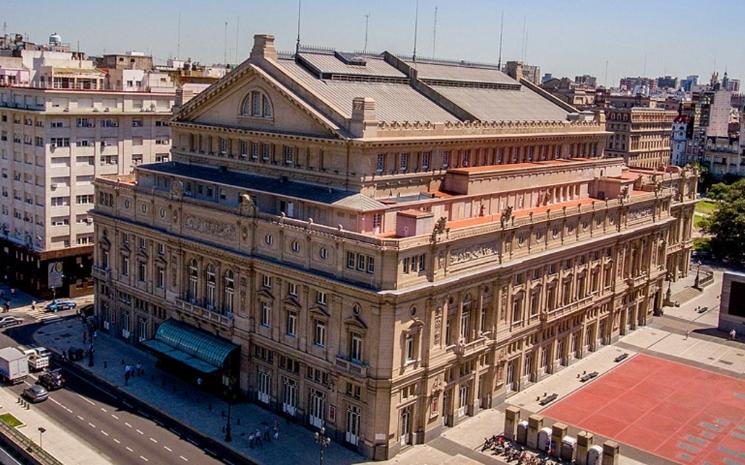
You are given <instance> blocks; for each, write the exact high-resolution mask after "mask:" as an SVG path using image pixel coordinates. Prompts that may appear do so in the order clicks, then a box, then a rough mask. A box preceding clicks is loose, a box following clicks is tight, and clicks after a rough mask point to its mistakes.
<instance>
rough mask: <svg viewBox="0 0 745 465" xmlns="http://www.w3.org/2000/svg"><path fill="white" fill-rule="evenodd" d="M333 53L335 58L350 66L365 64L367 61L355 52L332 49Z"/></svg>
mask: <svg viewBox="0 0 745 465" xmlns="http://www.w3.org/2000/svg"><path fill="white" fill-rule="evenodd" d="M334 55H335V56H336V58H338V59H340V60H341V61H342V62H343V63H344V64H345V65H352V66H366V65H367V61H365V58H364V57H363V56H361V55H357V54H356V53H349V52H337V51H334Z"/></svg>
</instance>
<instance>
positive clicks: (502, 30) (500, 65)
mask: <svg viewBox="0 0 745 465" xmlns="http://www.w3.org/2000/svg"><path fill="white" fill-rule="evenodd" d="M503 35H504V10H502V14H501V18H500V20H499V61H498V62H497V68H499V70H500V71H501V70H502V36H503Z"/></svg>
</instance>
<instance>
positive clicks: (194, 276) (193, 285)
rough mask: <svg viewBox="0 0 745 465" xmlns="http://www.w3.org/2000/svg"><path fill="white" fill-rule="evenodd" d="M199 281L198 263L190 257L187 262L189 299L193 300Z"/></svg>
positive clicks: (195, 296)
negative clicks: (189, 260)
mask: <svg viewBox="0 0 745 465" xmlns="http://www.w3.org/2000/svg"><path fill="white" fill-rule="evenodd" d="M198 282H199V265H197V260H196V259H194V258H192V259H191V262H190V263H189V295H188V296H187V297H188V298H189V300H190V301H192V302H193V301H195V300H196V298H197V283H198Z"/></svg>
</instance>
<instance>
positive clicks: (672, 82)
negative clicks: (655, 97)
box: [657, 76, 680, 90]
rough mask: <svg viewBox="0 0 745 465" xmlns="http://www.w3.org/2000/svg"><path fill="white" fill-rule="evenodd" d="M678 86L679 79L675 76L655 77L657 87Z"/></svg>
mask: <svg viewBox="0 0 745 465" xmlns="http://www.w3.org/2000/svg"><path fill="white" fill-rule="evenodd" d="M679 87H680V80H679V79H678V78H677V77H672V76H662V77H658V78H657V88H658V89H673V90H675V89H678V88H679Z"/></svg>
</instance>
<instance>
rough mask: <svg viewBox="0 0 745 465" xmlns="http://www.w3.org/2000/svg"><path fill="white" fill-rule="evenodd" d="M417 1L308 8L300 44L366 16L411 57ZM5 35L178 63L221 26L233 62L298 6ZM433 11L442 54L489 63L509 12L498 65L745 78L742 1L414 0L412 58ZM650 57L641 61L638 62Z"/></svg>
mask: <svg viewBox="0 0 745 465" xmlns="http://www.w3.org/2000/svg"><path fill="white" fill-rule="evenodd" d="M415 2H416V0H303V5H302V9H303V14H302V26H301V28H302V31H301V39H302V42H303V43H306V44H311V45H323V46H330V47H334V48H337V49H342V50H361V49H362V46H363V41H364V15H365V14H366V13H369V14H370V27H369V41H368V50H372V51H381V50H385V49H387V50H392V51H396V52H400V53H407V54H410V53H411V50H412V45H413V37H414V31H413V29H414V10H415V4H416V3H415ZM0 5H2V8H0V10H1V11H2V12H1V13H0V21H5V22H7V30H8V32H24V33H28V34H30V36H31V39H32V40H34V41H46V39H47V37H48V36H49V34H50V33H52V32H58V33H59V34H61V35H62V37H63V40H64V41H65V42H70V43H71V44H73V46H75V44H76V43H77V42H78V41H79V42H80V48H81V49H82V50H84V51H86V52H88V53H89V54H100V53H102V52H103V51H104V50H105V51H106V52H122V51H125V50H132V49H134V50H141V51H145V52H151V53H152V54H153V56H155V57H156V59H159V60H165V59H166V58H168V57H169V56H174V55H175V54H176V50H177V37H178V34H177V30H178V26H177V25H178V16H179V13H180V14H181V57H182V58H186V57H192V58H193V59H195V60H199V61H202V62H206V63H212V62H221V61H222V60H223V54H224V48H225V47H224V44H225V26H224V25H225V21H228V41H227V43H228V47H227V48H228V53H227V55H228V58H229V61H231V62H232V61H235V57H236V25H237V23H238V18H240V28H239V31H238V32H239V36H238V37H237V38H238V45H239V46H238V48H237V52H238V57H239V58H240V60H242V59H243V58H245V57H246V56H247V55H248V52H249V50H250V46H251V42H252V36H253V34H255V33H265V32H266V33H273V34H274V35H275V36H276V37H277V41H278V46H279V48H280V49H281V50H292V49H293V48H294V43H295V36H296V12H297V0H212V1H198V0H148V1H145V0H126V1H122V0H117V1H113V0H55V1H48V0H0ZM435 5H437V6H438V10H439V12H438V27H437V46H436V54H437V56H439V57H443V58H458V59H464V60H472V61H487V62H496V61H497V55H498V40H499V15H500V11H502V10H503V11H504V16H505V26H504V47H503V57H504V59H505V60H507V59H520V58H522V56H523V21H524V20H526V21H527V31H528V34H527V35H528V41H527V53H526V58H527V62H528V63H531V64H538V65H540V66H541V69H542V72H550V73H552V74H554V75H555V76H557V75H558V76H572V77H573V76H574V75H576V74H584V73H588V74H593V75H596V76H597V77H598V79H599V81H600V82H602V81H603V79H604V68H605V62H606V60H607V61H608V63H609V65H608V78H609V80H610V81H611V82H612V83H613V84H617V82H618V78H619V77H621V76H623V75H640V74H642V73H644V70H645V61H646V74H647V75H649V76H654V77H656V76H659V75H663V74H672V75H678V76H680V77H685V76H686V75H688V74H699V75H700V76H701V78H702V79H705V80H708V78H709V76H710V74H711V72H712V70H713V69H714V67H715V66H716V67H717V68H718V69H719V70H720V73H721V72H722V71H723V70H724V68H725V66H726V67H727V69H728V71H729V74H730V76H731V77H734V78H745V41H743V36H742V31H743V26H742V22H741V21H742V19H743V18H745V2H744V1H742V0H732V1H724V0H698V1H690V0H679V1H677V2H668V1H659V0H647V1H643V0H626V1H610V0H600V1H597V0H596V1H591V0H553V1H544V0H534V1H531V2H524V1H521V2H517V1H501V0H490V1H487V0H461V1H455V0H448V1H446V0H419V39H418V47H417V48H418V55H420V56H430V55H431V54H432V46H433V40H432V36H433V16H434V8H435ZM645 56H646V60H645Z"/></svg>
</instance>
